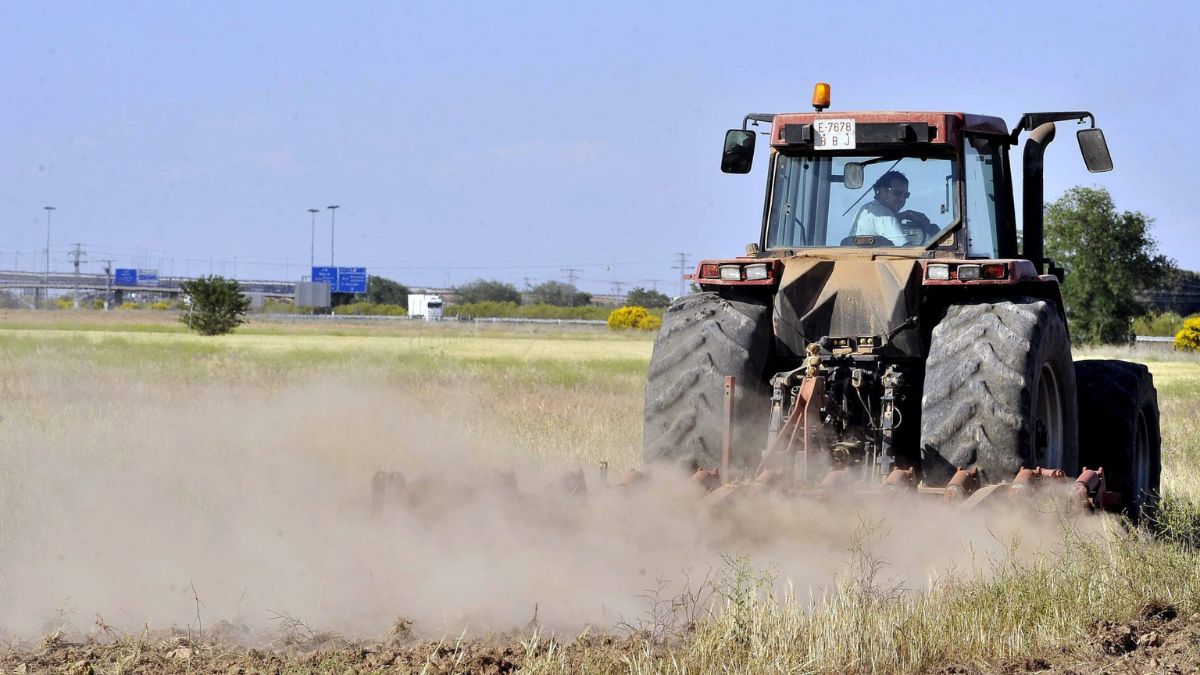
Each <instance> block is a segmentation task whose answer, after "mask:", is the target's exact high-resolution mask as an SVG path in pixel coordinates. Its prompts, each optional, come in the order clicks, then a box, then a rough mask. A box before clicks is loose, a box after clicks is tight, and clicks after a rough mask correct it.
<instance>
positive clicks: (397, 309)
mask: <svg viewBox="0 0 1200 675" xmlns="http://www.w3.org/2000/svg"><path fill="white" fill-rule="evenodd" d="M333 313H334V314H353V315H357V316H407V315H408V310H406V309H404V308H403V307H401V306H400V305H379V304H375V303H371V302H352V303H350V304H348V305H341V306H339V307H334V308H333Z"/></svg>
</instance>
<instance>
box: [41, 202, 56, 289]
mask: <svg viewBox="0 0 1200 675" xmlns="http://www.w3.org/2000/svg"><path fill="white" fill-rule="evenodd" d="M42 208H44V209H46V273H45V275H44V276H43V277H42V306H43V307H49V306H50V214H51V213H52V212H53V211H54V207H53V206H43V207H42Z"/></svg>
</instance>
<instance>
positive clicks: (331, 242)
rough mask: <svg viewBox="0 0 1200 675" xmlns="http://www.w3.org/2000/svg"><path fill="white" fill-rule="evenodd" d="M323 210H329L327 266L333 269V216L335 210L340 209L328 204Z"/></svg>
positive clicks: (334, 224) (335, 205)
mask: <svg viewBox="0 0 1200 675" xmlns="http://www.w3.org/2000/svg"><path fill="white" fill-rule="evenodd" d="M325 208H327V209H329V266H330V267H333V231H334V228H335V226H336V224H337V223H336V221H335V219H334V215H336V214H337V210H338V209H340V208H342V207H340V206H338V205H337V204H330V205H329V206H326V207H325Z"/></svg>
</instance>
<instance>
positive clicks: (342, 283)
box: [333, 267, 367, 293]
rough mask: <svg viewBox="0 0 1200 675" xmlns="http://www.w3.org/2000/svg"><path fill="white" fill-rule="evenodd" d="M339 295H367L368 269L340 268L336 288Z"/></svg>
mask: <svg viewBox="0 0 1200 675" xmlns="http://www.w3.org/2000/svg"><path fill="white" fill-rule="evenodd" d="M333 290H335V291H337V292H338V293H366V292H367V268H365V267H339V268H338V273H337V284H336V285H335V286H334V289H333Z"/></svg>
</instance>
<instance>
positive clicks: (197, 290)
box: [179, 276, 250, 335]
mask: <svg viewBox="0 0 1200 675" xmlns="http://www.w3.org/2000/svg"><path fill="white" fill-rule="evenodd" d="M180 288H181V289H182V290H183V292H184V294H185V295H186V296H187V299H188V309H187V310H186V311H185V312H184V313H183V315H182V316H180V317H179V320H180V321H182V322H183V323H184V325H186V326H187V327H188V328H191V329H192V330H194V331H196V332H197V333H200V334H201V335H224V334H225V333H229V332H231V331H233V329H234V328H237V327H238V326H240V325H241V324H243V323H246V320H245V319H244V318H242V317H243V315H245V314H246V310H248V309H250V298H248V297H246V296H244V295H242V287H241V286H240V285H239V284H238V282H236V281H234V280H233V279H226V278H225V277H219V276H217V277H213V276H209V277H200V278H199V279H193V280H191V281H185V282H183V283H182V284H180Z"/></svg>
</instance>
